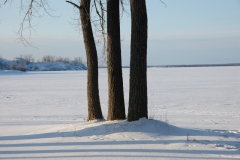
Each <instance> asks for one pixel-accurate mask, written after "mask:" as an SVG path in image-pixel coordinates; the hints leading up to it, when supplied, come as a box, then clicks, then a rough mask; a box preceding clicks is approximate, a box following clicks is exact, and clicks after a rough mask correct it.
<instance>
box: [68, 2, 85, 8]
mask: <svg viewBox="0 0 240 160" xmlns="http://www.w3.org/2000/svg"><path fill="white" fill-rule="evenodd" d="M66 2H67V3H70V4H72V5H73V6H74V7H76V8H78V9H80V8H81V7H80V6H78V5H77V4H75V3H73V2H70V1H66Z"/></svg>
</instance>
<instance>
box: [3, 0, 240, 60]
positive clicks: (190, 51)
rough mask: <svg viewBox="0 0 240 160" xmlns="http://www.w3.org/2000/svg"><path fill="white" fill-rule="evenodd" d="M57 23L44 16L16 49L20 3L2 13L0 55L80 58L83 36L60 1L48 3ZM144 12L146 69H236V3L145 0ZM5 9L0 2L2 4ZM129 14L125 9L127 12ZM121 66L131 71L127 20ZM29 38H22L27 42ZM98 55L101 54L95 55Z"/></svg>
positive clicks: (239, 4)
mask: <svg viewBox="0 0 240 160" xmlns="http://www.w3.org/2000/svg"><path fill="white" fill-rule="evenodd" d="M49 1H50V2H51V4H50V5H51V6H52V8H53V9H56V11H55V12H52V13H53V14H54V15H57V16H58V15H61V16H60V17H59V18H52V17H49V16H44V17H43V18H41V19H38V18H36V19H35V20H34V21H33V24H37V26H35V30H36V32H35V33H33V34H32V36H31V39H30V40H29V41H30V42H32V43H33V45H34V46H36V47H38V49H35V48H31V47H24V46H23V45H22V44H21V43H18V42H17V41H16V39H17V38H18V37H17V35H16V34H15V32H16V31H17V30H18V27H19V24H20V22H21V20H22V15H20V14H19V9H18V6H19V2H18V0H14V2H13V4H12V6H11V7H10V6H9V5H6V6H2V7H1V8H0V20H1V24H0V55H1V56H2V57H4V58H13V57H17V56H19V55H21V54H32V55H33V56H34V57H35V59H39V58H41V57H42V56H43V55H47V54H51V55H54V56H63V57H70V58H73V57H78V56H80V57H82V58H83V59H84V60H85V59H86V58H85V57H86V56H85V50H84V45H83V41H82V35H81V34H79V32H78V31H76V30H75V29H74V26H73V25H71V23H74V21H73V20H72V19H71V17H72V18H73V17H77V16H76V15H75V13H74V12H73V7H72V6H70V5H69V4H67V3H66V2H65V1H64V0H58V1H55V0H49ZM146 2H147V11H148V29H149V30H148V31H149V36H148V65H165V64H209V63H214V64H216V63H240V0H164V2H165V3H166V4H167V7H165V6H164V5H163V4H162V3H161V2H160V1H159V0H146ZM0 3H3V0H0ZM126 8H127V9H128V8H129V6H126ZM121 22H122V24H121V35H122V38H123V41H122V61H123V62H122V63H123V65H129V59H130V34H131V24H130V22H131V19H130V16H129V15H126V14H125V16H123V18H122V19H121ZM27 36H28V33H26V37H27ZM99 53H100V52H99Z"/></svg>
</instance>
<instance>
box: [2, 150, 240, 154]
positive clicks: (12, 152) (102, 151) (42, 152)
mask: <svg viewBox="0 0 240 160" xmlns="http://www.w3.org/2000/svg"><path fill="white" fill-rule="evenodd" d="M92 152H94V153H114V152H115V153H118V152H121V153H144V152H146V153H173V154H176V153H180V154H214V155H223V154H229V151H226V150H176V149H171V150H168V149H56V150H51V149H48V150H16V151H0V154H1V155H4V154H8V155H9V154H10V155H14V154H47V153H48V154H50V153H92ZM231 155H239V152H231Z"/></svg>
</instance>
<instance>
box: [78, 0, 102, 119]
mask: <svg viewBox="0 0 240 160" xmlns="http://www.w3.org/2000/svg"><path fill="white" fill-rule="evenodd" d="M90 3H91V0H81V3H80V17H81V24H82V33H83V39H84V45H85V49H86V56H87V67H88V70H87V98H88V119H87V120H88V121H89V120H95V119H103V115H102V110H101V106H100V100H99V90H98V57H97V49H96V45H95V41H94V37H93V32H92V26H91V21H90Z"/></svg>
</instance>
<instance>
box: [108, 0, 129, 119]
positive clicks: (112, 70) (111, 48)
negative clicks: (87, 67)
mask: <svg viewBox="0 0 240 160" xmlns="http://www.w3.org/2000/svg"><path fill="white" fill-rule="evenodd" d="M119 16H120V15H119V0H107V45H108V46H107V51H108V63H107V64H108V118H107V119H108V120H119V119H126V115H125V104H124V95H123V79H122V59H121V39H120V19H119Z"/></svg>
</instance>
